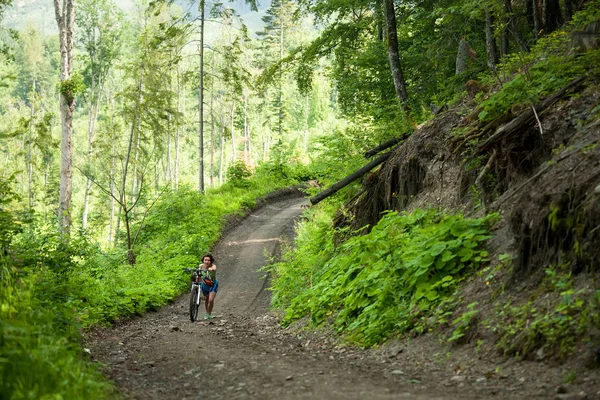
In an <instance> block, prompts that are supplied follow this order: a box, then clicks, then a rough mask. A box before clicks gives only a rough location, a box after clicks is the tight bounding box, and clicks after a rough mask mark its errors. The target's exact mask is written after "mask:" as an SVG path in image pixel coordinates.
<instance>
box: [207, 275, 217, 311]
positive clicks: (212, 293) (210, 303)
mask: <svg viewBox="0 0 600 400" xmlns="http://www.w3.org/2000/svg"><path fill="white" fill-rule="evenodd" d="M218 290H219V281H215V284H214V285H213V286H212V287H210V288H209V292H208V297H207V299H206V313H207V314H208V315H211V314H212V310H213V307H214V305H215V297H216V296H217V291H218Z"/></svg>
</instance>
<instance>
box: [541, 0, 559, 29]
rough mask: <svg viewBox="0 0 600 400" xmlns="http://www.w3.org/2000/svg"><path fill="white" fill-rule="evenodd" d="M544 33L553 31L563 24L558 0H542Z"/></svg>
mask: <svg viewBox="0 0 600 400" xmlns="http://www.w3.org/2000/svg"><path fill="white" fill-rule="evenodd" d="M544 17H545V18H544V19H545V22H546V24H545V25H546V33H550V32H554V31H555V30H557V29H558V27H559V26H561V25H562V24H563V19H562V16H561V13H560V1H559V0H544Z"/></svg>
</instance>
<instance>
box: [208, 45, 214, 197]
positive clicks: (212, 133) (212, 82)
mask: <svg viewBox="0 0 600 400" xmlns="http://www.w3.org/2000/svg"><path fill="white" fill-rule="evenodd" d="M211 75H212V76H213V78H212V79H211V80H210V172H209V175H210V186H211V187H215V182H214V178H215V108H214V99H215V79H214V76H215V55H214V53H213V57H212V62H211Z"/></svg>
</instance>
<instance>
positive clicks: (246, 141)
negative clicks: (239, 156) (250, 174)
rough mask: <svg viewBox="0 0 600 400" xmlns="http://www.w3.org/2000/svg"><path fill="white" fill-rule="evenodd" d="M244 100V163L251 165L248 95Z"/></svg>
mask: <svg viewBox="0 0 600 400" xmlns="http://www.w3.org/2000/svg"><path fill="white" fill-rule="evenodd" d="M243 101H244V163H245V164H246V165H250V132H249V131H250V128H249V127H248V95H247V94H245V95H244V97H243Z"/></svg>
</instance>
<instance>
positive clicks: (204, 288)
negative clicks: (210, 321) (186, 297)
mask: <svg viewBox="0 0 600 400" xmlns="http://www.w3.org/2000/svg"><path fill="white" fill-rule="evenodd" d="M200 287H201V288H202V298H203V300H204V309H205V310H206V313H207V314H208V293H209V292H210V288H209V287H208V286H206V285H205V284H204V283H203V284H201V285H200Z"/></svg>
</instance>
